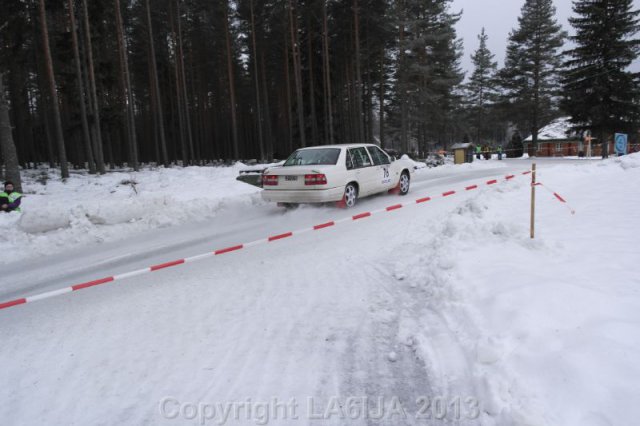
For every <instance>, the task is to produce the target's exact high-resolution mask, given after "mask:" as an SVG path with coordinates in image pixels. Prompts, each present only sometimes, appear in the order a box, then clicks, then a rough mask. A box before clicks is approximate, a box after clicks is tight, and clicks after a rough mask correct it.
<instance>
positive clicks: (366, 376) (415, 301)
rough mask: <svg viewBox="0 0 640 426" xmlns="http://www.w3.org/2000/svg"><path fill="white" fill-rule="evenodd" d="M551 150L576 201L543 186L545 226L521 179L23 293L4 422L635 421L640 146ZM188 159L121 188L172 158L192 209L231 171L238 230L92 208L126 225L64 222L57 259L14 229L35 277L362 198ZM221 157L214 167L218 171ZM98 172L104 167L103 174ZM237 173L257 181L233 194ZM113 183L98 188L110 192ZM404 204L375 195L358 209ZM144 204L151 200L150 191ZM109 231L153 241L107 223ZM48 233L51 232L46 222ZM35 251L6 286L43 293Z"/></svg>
mask: <svg viewBox="0 0 640 426" xmlns="http://www.w3.org/2000/svg"><path fill="white" fill-rule="evenodd" d="M540 163H542V164H539V168H540V171H539V176H538V178H539V181H541V182H543V183H544V184H546V185H548V187H550V188H552V189H553V190H555V191H558V192H559V193H560V194H561V195H562V196H563V197H565V198H566V199H567V201H568V202H569V203H570V204H571V206H572V207H573V208H575V210H576V214H575V215H572V214H571V213H570V212H569V210H568V209H567V208H565V206H564V205H562V204H561V203H559V202H558V201H557V200H556V199H555V198H554V197H553V196H552V195H551V194H549V193H548V192H546V191H545V190H544V189H543V188H538V190H537V218H536V219H537V220H536V225H537V228H536V229H537V236H536V239H535V240H531V239H530V238H529V197H530V185H529V184H528V180H527V178H526V177H522V176H520V177H518V178H516V179H513V180H511V181H509V182H505V183H502V184H500V185H496V186H483V188H482V189H481V190H479V191H477V192H476V191H470V192H466V193H458V194H456V195H455V196H453V197H447V198H437V199H434V200H433V201H431V202H429V203H426V204H422V205H419V206H418V205H417V206H415V207H411V208H407V209H402V210H398V211H394V212H391V213H388V214H386V215H381V216H373V217H371V218H368V219H366V220H361V221H357V222H353V223H347V224H343V225H340V226H336V227H334V228H331V229H327V230H324V231H322V232H316V233H308V234H303V235H301V236H299V237H296V238H292V239H287V240H282V241H279V242H277V243H273V244H269V245H263V246H256V247H255V248H252V249H250V250H244V251H241V252H237V253H231V254H229V255H225V256H224V257H219V258H218V257H216V258H210V259H207V260H203V261H200V262H197V263H192V264H188V265H181V266H178V267H176V268H172V269H168V270H165V271H162V272H157V273H154V274H151V275H146V276H140V277H136V278H133V279H130V280H129V281H123V282H121V283H119V284H107V285H103V286H100V287H96V288H91V289H87V290H83V291H81V292H78V293H73V294H69V295H65V296H61V297H58V298H54V299H49V300H46V301H42V302H36V303H32V304H27V305H22V306H17V307H14V308H10V309H6V310H2V311H0V324H1V326H0V339H1V340H2V342H3V344H2V348H1V349H0V363H2V366H3V368H2V370H0V383H3V384H4V386H2V387H0V398H1V399H2V401H3V402H4V404H2V406H1V407H0V424H36V423H42V422H45V423H46V424H49V425H58V424H60V425H67V424H83V425H93V424H114V425H115V424H118V425H120V424H127V425H128V424H132V425H133V424H135V425H138V424H150V425H151V424H153V425H156V424H167V425H171V424H176V425H178V424H180V425H182V424H202V423H204V424H242V425H250V424H277V425H281V424H292V425H299V424H322V425H324V424H335V425H343V424H356V425H360V424H362V425H364V424H387V425H402V424H412V425H413V424H415V425H424V424H441V423H443V424H473V425H475V424H482V425H580V426H583V425H622V424H634V423H635V419H637V418H638V417H639V416H640V407H638V405H637V404H636V399H637V395H639V394H640V367H637V365H636V364H637V363H636V359H637V358H638V357H639V356H640V331H639V330H640V328H639V326H640V309H639V308H640V290H639V289H640V278H639V277H640V274H638V266H637V265H638V261H637V260H638V254H637V253H636V252H635V251H634V249H635V246H636V240H637V238H638V235H640V222H639V221H638V220H637V218H636V216H637V214H636V212H637V211H638V209H640V197H639V195H640V194H639V193H638V182H639V179H640V154H635V155H632V156H627V157H624V158H615V159H610V160H607V161H604V162H584V161H574V162H571V161H564V162H563V161H555V162H552V161H546V162H545V161H542V160H541V161H540ZM528 164H529V161H524V160H510V161H504V162H497V161H487V162H476V163H473V164H472V165H465V166H459V167H454V166H445V167H442V168H436V169H422V170H421V171H420V173H419V174H417V175H416V178H415V179H414V183H413V185H412V187H413V190H412V192H411V194H410V196H409V197H410V199H413V198H418V197H420V196H423V195H437V194H439V193H441V191H443V190H449V189H462V188H464V187H465V186H466V185H468V184H472V183H476V182H477V181H478V180H479V181H480V182H482V181H483V180H484V178H485V177H489V176H504V174H505V173H508V172H516V171H521V170H522V169H523V167H524V168H526V166H527V165H528ZM187 171H189V169H186V171H180V170H176V171H162V172H158V174H154V173H148V174H149V176H148V178H147V177H143V176H142V174H138V175H137V176H135V180H136V181H138V182H139V184H138V185H137V186H138V191H139V194H138V195H131V193H127V194H128V195H127V196H126V197H124V196H122V198H120V199H119V200H120V202H121V203H124V205H125V206H126V205H128V203H134V204H135V202H134V201H132V200H135V199H137V198H136V197H142V192H143V191H141V188H144V189H145V191H151V190H150V189H149V188H154V181H156V182H157V183H156V185H159V182H162V176H163V174H172V173H176V175H174V176H175V179H172V178H170V177H165V178H164V179H166V180H167V181H176V182H178V184H175V185H173V184H172V185H169V186H168V188H169V190H168V192H169V193H170V194H167V193H166V192H165V193H164V195H165V196H167V197H174V196H175V197H178V196H177V195H175V194H183V195H184V198H175V199H176V200H180V201H184V202H185V203H184V204H186V205H187V206H188V205H190V202H189V201H190V200H191V198H200V197H202V196H201V194H200V192H201V189H202V188H203V187H211V185H220V186H219V187H218V188H225V190H227V189H228V190H229V191H230V192H232V193H233V197H232V198H233V200H232V201H230V202H228V204H226V205H227V206H229V207H228V210H227V211H224V210H219V211H217V210H216V209H215V208H207V209H204V208H203V209H204V210H203V211H204V212H205V214H203V215H209V216H208V217H209V218H210V223H211V224H210V225H208V226H210V227H211V229H212V228H213V227H217V228H224V229H217V230H216V232H213V231H212V230H210V228H209V227H208V226H207V225H205V224H204V223H203V222H198V223H196V224H194V225H190V224H189V221H190V220H192V218H194V217H198V216H197V211H194V212H191V210H189V207H185V209H186V212H185V211H182V214H183V215H184V216H179V219H176V221H175V222H169V223H166V224H164V225H163V226H167V227H166V228H160V229H157V230H155V231H154V230H153V229H150V228H152V227H153V226H155V223H153V222H149V223H144V226H145V227H147V228H146V231H144V230H143V229H142V228H133V227H132V228H131V231H129V229H128V228H125V227H126V226H130V225H133V224H135V223H137V222H144V220H146V219H139V218H138V216H136V221H134V222H133V223H129V222H128V221H124V222H121V223H118V224H116V223H114V224H109V223H93V222H91V225H87V226H88V228H87V229H89V230H90V231H88V233H95V232H104V233H105V234H107V237H105V242H104V243H100V244H96V243H95V241H93V242H92V241H86V240H83V239H78V240H77V241H76V240H73V239H69V240H64V239H65V238H66V237H65V235H66V234H73V233H74V232H76V231H74V226H73V225H70V226H66V227H64V229H61V230H54V231H49V232H48V233H44V234H49V233H51V232H53V234H52V235H60V237H59V238H60V240H61V241H63V240H64V241H65V243H64V247H60V248H59V250H60V253H59V254H57V255H52V256H50V257H48V258H44V259H37V258H36V256H38V255H39V254H40V253H38V252H36V250H37V249H36V248H34V247H33V245H32V244H33V242H34V240H15V241H10V242H6V240H5V242H3V244H11V245H10V246H5V247H11V248H12V249H15V250H17V251H20V250H22V252H23V253H25V254H24V255H22V258H25V259H26V258H29V259H32V260H29V262H30V263H28V265H29V267H28V268H25V271H24V275H27V276H29V274H30V273H33V274H34V282H35V281H36V277H35V275H36V274H37V275H38V276H41V277H42V278H41V279H42V280H43V281H44V280H46V277H47V276H48V275H52V276H57V275H56V274H58V275H60V274H62V272H60V271H59V269H65V270H66V269H67V268H68V267H67V264H70V263H72V262H73V261H74V260H75V262H76V263H83V264H85V265H86V266H87V268H89V267H91V270H89V271H85V272H82V274H85V275H86V277H91V276H92V274H94V275H93V278H98V277H100V276H102V270H100V268H101V267H104V268H106V269H105V271H106V270H110V271H111V270H112V269H114V268H115V269H117V268H119V267H122V268H133V266H135V265H134V264H132V263H122V264H121V263H117V262H115V263H114V262H112V263H109V262H107V261H106V260H105V262H104V263H100V261H99V259H100V257H101V256H102V257H105V256H106V257H109V256H113V257H115V256H116V255H117V253H118V249H120V250H121V251H126V253H127V254H126V256H129V257H130V256H132V253H133V252H135V251H136V250H140V251H143V250H151V248H152V247H151V246H150V245H149V244H151V242H152V243H153V247H156V246H157V247H165V248H166V250H163V251H161V252H159V253H160V254H159V256H164V257H165V258H164V259H163V260H171V259H172V258H175V257H181V256H182V255H183V254H189V253H188V252H187V253H185V250H187V249H186V248H184V247H183V246H186V245H187V243H188V242H192V243H193V244H191V245H194V244H195V245H196V247H195V248H194V250H199V251H200V252H202V249H201V248H202V247H201V246H202V245H203V244H205V243H206V241H198V242H197V243H194V241H196V240H195V239H194V238H195V235H196V234H197V233H198V232H199V233H200V234H201V236H202V238H205V239H207V240H209V243H210V244H214V247H210V248H220V247H223V246H224V244H225V243H230V242H235V243H238V242H245V241H250V240H252V239H253V238H254V236H255V235H254V234H260V236H262V237H264V236H266V235H269V234H270V233H271V232H270V231H276V232H277V231H279V230H287V229H288V230H291V229H292V227H293V229H295V228H297V227H303V226H308V225H313V224H315V223H320V222H321V221H322V220H325V219H328V218H339V217H341V216H343V215H345V214H346V213H345V212H344V211H341V210H336V209H332V208H318V207H303V208H300V209H298V210H295V211H281V210H278V209H276V208H275V207H273V206H268V205H264V204H262V203H261V202H260V201H258V200H259V196H257V193H256V191H255V190H254V189H252V188H251V187H250V186H248V185H244V184H240V183H235V182H234V181H233V177H234V176H235V174H236V173H237V171H232V170H231V169H230V170H228V171H225V170H222V169H221V170H216V171H206V172H203V171H201V170H197V169H194V170H193V171H192V172H193V176H192V177H191V182H190V185H189V186H188V188H184V187H182V186H181V185H180V183H181V182H182V181H183V180H185V179H184V177H182V176H181V175H180V173H186V172H187ZM145 173H146V172H145ZM190 173H191V172H190ZM204 173H211V176H210V178H211V180H212V182H209V181H208V179H207V178H204V177H199V176H198V175H200V174H204ZM224 173H228V175H226V176H222V174H224ZM154 176H155V178H154ZM127 177H128V175H127ZM78 179H79V180H80V179H84V185H92V184H93V182H95V180H96V178H84V177H83V178H78ZM99 179H113V181H112V184H111V186H109V185H102V184H100V185H96V187H97V188H100V190H103V189H104V188H107V187H110V188H114V187H115V188H116V192H115V195H116V196H121V192H124V191H125V190H129V189H130V188H128V187H126V186H123V185H118V183H119V182H121V181H122V180H123V179H124V178H115V177H114V178H111V177H108V178H99ZM147 179H148V180H147ZM142 181H144V182H145V183H144V184H143V183H142ZM205 182H206V183H205ZM29 185H33V186H29ZM50 185H52V184H50ZM201 185H203V186H201ZM207 185H209V186H207ZM235 185H243V186H239V187H238V191H242V190H244V191H247V192H246V193H244V194H238V193H237V192H236V191H231V188H233V187H234V186H235ZM77 187H78V188H79V189H78V198H77V199H76V200H75V201H74V203H73V204H74V205H75V204H81V205H90V203H89V202H86V201H79V199H80V198H82V196H80V193H84V191H85V189H83V188H81V185H80V184H78V185H77ZM27 188H28V189H29V188H32V189H34V188H36V186H35V184H32V183H29V184H28V186H27ZM181 188H184V189H185V191H187V193H182V192H181ZM211 188H212V192H213V187H211ZM240 188H244V189H240ZM34 191H35V189H34ZM191 191H193V192H191ZM56 192H59V191H55V190H54V189H53V188H52V187H51V186H50V187H49V189H48V191H47V194H46V195H45V194H43V195H42V197H43V199H44V200H43V201H42V204H40V206H46V205H47V203H48V202H51V203H53V202H54V199H55V194H56ZM91 192H92V191H88V190H87V192H86V193H91ZM154 192H155V191H154ZM219 193H223V190H222V189H220V192H219ZM106 194H108V191H105V198H104V200H103V199H100V198H96V200H97V201H96V202H102V201H104V202H105V203H106V204H107V205H109V204H110V203H109V202H108V201H107V200H109V201H110V200H111V198H109V196H108V195H106ZM161 194H163V192H162V190H158V191H157V194H156V195H157V196H160V195H161ZM60 196H61V195H58V197H60ZM46 197H49V198H46ZM212 197H213V196H212ZM33 199H34V200H35V199H36V196H33ZM149 199H154V197H151V196H150V198H149ZM172 199H173V198H172ZM47 200H48V201H47ZM396 200H397V198H394V197H391V196H382V197H375V198H373V199H370V200H362V203H361V204H360V206H359V208H358V209H357V210H356V211H354V213H357V211H359V210H362V209H371V208H377V207H380V206H384V205H389V204H393V203H394V202H397V201H396ZM26 201H27V200H25V202H26ZM403 201H406V200H405V199H403ZM209 202H211V203H213V204H215V201H213V198H211V199H210V200H209ZM34 203H35V201H34ZM83 203H86V204H83ZM140 203H141V205H142V206H143V208H144V209H146V208H147V207H146V202H145V200H140ZM236 203H237V204H236ZM169 204H172V202H169ZM204 204H206V203H204ZM34 205H35V204H34ZM151 205H152V206H154V205H155V204H153V203H151ZM27 207H28V208H29V210H31V206H29V205H28V204H27ZM93 208H94V209H95V207H93ZM170 208H172V209H173V207H170ZM86 209H87V210H86V211H90V210H91V208H89V207H87V208H86ZM98 210H99V209H98ZM56 211H57V210H56ZM148 211H149V213H150V214H159V213H156V212H155V210H154V209H153V208H151V207H149V209H148ZM172 211H173V210H172ZM176 214H178V215H179V214H180V213H176ZM191 214H193V215H194V216H189V215H191ZM349 214H351V212H349ZM139 216H145V215H144V214H139ZM25 218H26V214H25ZM198 219H201V217H198ZM3 220H8V219H3ZM12 220H15V219H12ZM22 220H26V219H22ZM234 221H235V222H238V225H237V227H234V225H233V223H234ZM36 222H37V221H36ZM44 222H45V223H46V221H44ZM177 223H182V225H178V226H174V224H177ZM168 225H172V226H168ZM3 226H7V225H3ZM120 227H122V228H120ZM192 227H193V228H192ZM108 230H113V231H116V230H118V232H117V233H118V234H119V233H120V232H124V233H125V234H127V233H128V232H131V233H133V232H137V233H139V235H140V236H141V237H136V236H135V235H130V236H129V238H127V235H119V236H117V237H113V238H119V240H113V241H108V240H109V239H110V238H111V237H110V235H112V234H111V232H112V231H108ZM19 232H24V233H25V234H28V233H29V232H28V231H25V230H21V231H19ZM4 233H5V234H6V232H4ZM209 233H210V235H209ZM30 235H32V236H31V237H29V238H37V237H34V236H33V235H37V232H32V233H31V234H30ZM0 238H1V237H0ZM25 238H27V237H25ZM41 238H45V237H44V236H42V237H41ZM113 238H111V239H113ZM236 238H237V239H236ZM163 239H166V241H165V240H163ZM41 241H46V239H45V240H41ZM161 241H162V244H161V243H160V242H161ZM169 241H171V243H172V244H173V245H170V244H169ZM21 244H23V246H21ZM45 244H49V243H48V242H47V243H45ZM74 245H75V246H77V248H76V249H73V248H68V247H69V246H74ZM199 245H200V246H199ZM169 249H170V250H171V251H170V252H168V251H167V250H169ZM91 251H93V252H95V253H94V254H89V253H88V252H91ZM45 252H47V251H45ZM83 252H87V253H83ZM31 253H33V254H31ZM172 254H175V256H173V255H172ZM154 256H155V254H146V255H145V256H144V257H142V258H140V259H136V260H132V261H131V262H138V261H139V262H143V263H144V264H147V265H148V264H150V263H151V261H155V260H159V259H156V258H154ZM166 256H169V257H168V258H166ZM103 260H104V259H103ZM65 262H67V263H65ZM122 262H124V261H122ZM18 265H20V263H19V262H11V263H8V264H7V266H6V268H9V270H10V274H9V276H10V277H11V282H2V285H0V292H3V293H0V294H5V295H9V294H14V293H16V294H17V293H19V292H20V290H21V288H22V289H23V290H24V291H27V289H29V290H28V291H38V290H40V289H41V287H37V288H35V287H29V286H28V285H27V284H28V283H26V282H25V283H23V282H21V281H20V275H19V274H18V273H17V272H15V271H16V270H17V266H18ZM60 265H63V266H62V267H61V266H60ZM105 265H106V266H105ZM11 268H13V269H11ZM113 272H117V271H113ZM11 274H13V275H11ZM78 274H80V272H79V273H78ZM96 274H97V276H96ZM5 276H6V275H5ZM80 277H84V275H78V278H80ZM56 279H59V280H64V279H69V276H67V277H64V276H63V275H60V276H59V277H58V278H56ZM61 282H62V281H61ZM66 284H70V283H68V282H67V283H66ZM43 285H44V284H43ZM21 286H22V287H21ZM58 287H60V285H58ZM2 299H3V300H4V299H5V297H3V298H2ZM365 398H367V399H365ZM381 406H383V407H384V409H381V408H380V407H381ZM365 407H366V408H368V411H366V410H363V409H364V408H365ZM367 413H368V418H367V415H366V414H367ZM442 418H444V420H442Z"/></svg>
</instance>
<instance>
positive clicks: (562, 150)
mask: <svg viewBox="0 0 640 426" xmlns="http://www.w3.org/2000/svg"><path fill="white" fill-rule="evenodd" d="M570 119H571V117H560V118H558V119H556V120H553V121H552V122H551V123H549V124H548V125H546V126H544V127H543V128H542V129H540V130H539V131H538V143H537V146H532V143H531V141H532V137H531V136H529V137H528V138H526V139H525V140H524V141H523V145H524V152H527V153H529V156H532V157H566V156H577V155H581V154H580V153H582V155H586V153H587V152H586V151H587V146H586V144H585V143H584V141H583V139H582V136H581V135H580V134H579V133H577V132H575V131H574V130H572V129H571V127H572V124H571V123H570V122H569V120H570ZM609 154H610V155H611V154H613V141H609ZM591 155H592V156H594V157H598V156H601V155H602V145H601V144H600V142H599V141H598V140H597V139H596V138H595V137H594V138H593V139H592V141H591Z"/></svg>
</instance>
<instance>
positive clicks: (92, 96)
mask: <svg viewBox="0 0 640 426" xmlns="http://www.w3.org/2000/svg"><path fill="white" fill-rule="evenodd" d="M82 10H83V15H84V37H85V47H86V50H87V64H88V68H89V89H90V90H89V104H90V106H91V107H90V109H91V110H93V122H92V132H93V154H94V156H95V160H96V168H97V169H98V173H100V174H104V173H105V172H106V170H105V166H104V153H103V149H102V129H101V125H100V108H99V107H98V93H97V90H96V76H95V71H94V68H93V47H92V45H91V27H90V26H89V8H88V7H87V0H82Z"/></svg>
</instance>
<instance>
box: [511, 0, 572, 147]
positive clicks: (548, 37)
mask: <svg viewBox="0 0 640 426" xmlns="http://www.w3.org/2000/svg"><path fill="white" fill-rule="evenodd" d="M555 14H556V8H555V7H554V6H553V2H552V0H525V4H524V5H523V6H522V10H521V15H520V17H519V18H518V28H517V29H514V30H513V31H511V33H510V34H509V42H508V45H507V55H506V58H505V66H504V69H502V70H501V73H500V79H501V85H502V87H503V89H504V92H503V104H504V106H506V107H507V108H509V110H510V111H512V114H513V117H514V121H515V124H516V125H517V126H518V127H519V128H520V130H521V131H522V132H523V133H530V134H531V135H532V142H533V143H532V146H535V145H536V144H537V141H538V129H539V128H540V127H541V126H542V125H544V124H546V123H547V122H548V121H550V120H551V119H552V118H553V116H554V114H556V113H557V99H558V84H559V80H560V68H561V65H562V59H561V56H560V54H559V49H560V48H561V47H562V46H563V44H564V40H565V38H566V32H564V31H563V30H562V27H561V26H560V25H559V24H558V22H557V20H556V19H555Z"/></svg>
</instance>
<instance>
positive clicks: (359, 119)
mask: <svg viewBox="0 0 640 426" xmlns="http://www.w3.org/2000/svg"><path fill="white" fill-rule="evenodd" d="M353 21H354V32H355V36H354V39H355V40H354V42H355V62H356V69H355V74H356V75H355V90H354V92H355V99H354V102H355V115H356V123H355V125H356V132H357V142H358V143H363V142H364V122H363V114H362V76H361V73H360V12H359V10H358V0H353Z"/></svg>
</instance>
